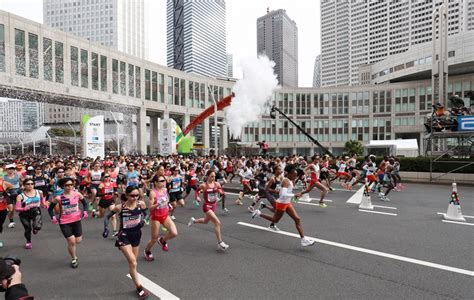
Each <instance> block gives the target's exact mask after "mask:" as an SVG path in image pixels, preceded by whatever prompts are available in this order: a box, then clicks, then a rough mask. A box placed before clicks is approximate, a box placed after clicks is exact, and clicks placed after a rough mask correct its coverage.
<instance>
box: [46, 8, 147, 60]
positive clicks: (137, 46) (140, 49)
mask: <svg viewBox="0 0 474 300" xmlns="http://www.w3.org/2000/svg"><path fill="white" fill-rule="evenodd" d="M145 16H146V14H145V0H100V1H99V0H81V1H79V0H77V1H76V0H43V23H44V24H47V25H49V26H51V27H54V28H58V29H61V30H62V31H66V32H70V33H73V34H75V35H77V36H80V37H83V38H86V39H88V40H90V41H93V42H97V43H100V44H102V45H105V46H110V47H113V48H115V49H117V50H119V51H122V52H125V53H127V54H130V55H133V56H137V57H139V58H145V59H146V58H147V57H148V53H147V51H148V45H147V36H146V34H147V32H146V31H147V30H146V27H147V20H146V18H145Z"/></svg>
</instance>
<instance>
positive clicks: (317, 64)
mask: <svg viewBox="0 0 474 300" xmlns="http://www.w3.org/2000/svg"><path fill="white" fill-rule="evenodd" d="M313 87H314V88H320V87H321V55H320V54H318V55H317V56H316V59H315V60H314V72H313Z"/></svg>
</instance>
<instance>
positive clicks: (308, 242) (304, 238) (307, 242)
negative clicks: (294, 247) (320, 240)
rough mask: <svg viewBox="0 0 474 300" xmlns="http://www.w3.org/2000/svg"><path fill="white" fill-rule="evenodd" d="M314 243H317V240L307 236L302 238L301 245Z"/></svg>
mask: <svg viewBox="0 0 474 300" xmlns="http://www.w3.org/2000/svg"><path fill="white" fill-rule="evenodd" d="M314 244H316V241H313V240H311V239H308V238H307V237H302V238H301V246H303V247H308V246H313V245H314Z"/></svg>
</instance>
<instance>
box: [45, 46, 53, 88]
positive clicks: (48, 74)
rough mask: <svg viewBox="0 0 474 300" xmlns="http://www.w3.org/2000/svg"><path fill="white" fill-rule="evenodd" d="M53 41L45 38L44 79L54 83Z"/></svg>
mask: <svg viewBox="0 0 474 300" xmlns="http://www.w3.org/2000/svg"><path fill="white" fill-rule="evenodd" d="M52 48H53V41H52V40H51V39H48V38H43V78H44V80H48V81H53V49H52Z"/></svg>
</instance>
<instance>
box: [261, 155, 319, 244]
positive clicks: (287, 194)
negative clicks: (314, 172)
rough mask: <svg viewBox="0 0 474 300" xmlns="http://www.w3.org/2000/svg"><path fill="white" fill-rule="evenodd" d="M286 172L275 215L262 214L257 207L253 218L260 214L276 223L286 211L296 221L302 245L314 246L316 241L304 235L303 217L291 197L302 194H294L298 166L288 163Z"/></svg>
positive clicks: (276, 203) (276, 202)
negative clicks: (299, 214) (292, 202)
mask: <svg viewBox="0 0 474 300" xmlns="http://www.w3.org/2000/svg"><path fill="white" fill-rule="evenodd" d="M285 172H286V174H287V175H286V178H284V179H283V181H282V184H281V189H280V193H279V197H278V199H276V201H275V213H274V214H273V216H269V215H265V214H262V212H261V211H260V210H259V209H256V210H255V211H254V212H253V213H252V218H255V217H256V216H260V217H261V218H264V219H266V220H268V221H270V222H272V223H275V224H276V223H278V221H280V219H281V217H283V215H284V214H285V212H286V213H287V214H288V215H289V216H290V217H291V218H292V219H293V221H295V226H296V229H297V230H298V233H299V234H300V237H301V246H303V247H306V246H312V245H314V244H315V243H316V242H315V241H313V240H311V239H308V238H307V237H305V236H304V230H303V226H302V225H301V219H300V217H299V216H298V213H297V212H296V210H295V208H294V207H293V205H292V204H291V199H292V198H293V197H299V196H301V194H296V195H295V194H293V185H294V181H295V180H296V179H297V178H298V172H297V170H296V167H295V166H294V165H291V164H288V165H286V167H285Z"/></svg>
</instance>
